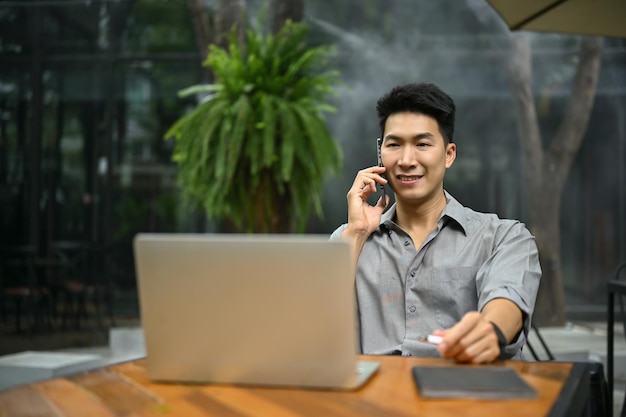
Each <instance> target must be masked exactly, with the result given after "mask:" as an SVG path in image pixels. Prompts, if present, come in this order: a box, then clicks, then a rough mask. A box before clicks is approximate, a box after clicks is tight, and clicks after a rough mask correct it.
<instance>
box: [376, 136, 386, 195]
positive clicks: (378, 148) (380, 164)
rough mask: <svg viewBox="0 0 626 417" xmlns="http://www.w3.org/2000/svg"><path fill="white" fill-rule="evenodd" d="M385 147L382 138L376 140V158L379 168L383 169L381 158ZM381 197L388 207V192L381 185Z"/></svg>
mask: <svg viewBox="0 0 626 417" xmlns="http://www.w3.org/2000/svg"><path fill="white" fill-rule="evenodd" d="M382 146H383V140H382V139H381V138H378V139H376V156H377V158H378V162H377V163H378V166H379V167H382V166H383V159H382V158H381V156H380V148H381V147H382ZM381 177H383V178H385V176H384V175H381ZM380 195H381V197H382V198H383V204H384V205H387V192H386V190H385V186H384V185H383V184H380Z"/></svg>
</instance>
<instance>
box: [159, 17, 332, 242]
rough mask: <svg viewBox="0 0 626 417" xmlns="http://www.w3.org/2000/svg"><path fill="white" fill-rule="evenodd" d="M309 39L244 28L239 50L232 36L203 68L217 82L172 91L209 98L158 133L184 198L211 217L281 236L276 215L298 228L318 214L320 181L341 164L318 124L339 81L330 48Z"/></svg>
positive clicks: (296, 29) (299, 29) (299, 31)
mask: <svg viewBox="0 0 626 417" xmlns="http://www.w3.org/2000/svg"><path fill="white" fill-rule="evenodd" d="M307 33H308V28H307V26H306V25H305V24H303V23H291V22H289V23H287V24H286V25H285V26H284V27H283V29H282V30H281V31H280V32H278V33H277V34H275V35H271V34H263V33H261V32H255V31H253V30H252V29H249V30H247V32H246V36H245V42H244V43H243V45H239V43H238V41H237V39H236V37H235V32H234V31H233V32H232V33H231V35H230V37H229V45H228V47H227V48H221V47H218V46H216V45H211V46H210V53H209V55H208V57H207V60H206V61H205V62H204V65H205V66H208V67H209V68H210V69H211V70H212V71H213V74H214V75H215V80H216V81H215V83H214V84H210V85H198V86H192V87H189V88H187V89H185V90H183V91H181V92H180V93H179V94H180V95H181V96H186V95H190V94H199V93H209V95H208V96H207V97H206V99H205V100H203V101H202V102H201V103H200V104H198V106H197V107H196V108H195V109H194V110H193V111H191V112H190V113H188V114H186V115H184V116H183V117H181V118H180V119H179V120H178V121H177V122H176V123H174V124H173V125H172V127H171V128H170V129H169V130H168V131H167V132H166V134H165V137H166V139H167V138H171V137H175V138H176V141H175V147H174V152H173V155H172V158H173V160H174V161H175V162H176V163H177V164H178V180H179V184H180V185H181V186H182V188H183V193H184V195H185V197H186V198H187V199H189V201H190V202H191V203H192V204H199V205H201V206H203V207H204V209H205V211H206V213H207V214H208V216H209V217H212V218H214V219H229V220H231V221H232V222H234V223H235V224H236V225H237V226H238V227H240V228H242V229H246V230H248V231H256V232H276V231H287V230H281V228H280V227H278V226H276V224H277V223H284V222H285V220H286V219H284V218H282V219H277V216H283V217H284V216H288V217H290V219H289V223H290V224H291V223H292V224H293V225H295V226H296V227H297V228H298V229H299V230H303V229H304V227H305V225H306V222H307V220H308V216H309V214H310V210H311V208H313V209H314V210H315V213H316V214H318V215H321V203H320V196H321V192H322V186H323V180H324V178H325V176H326V175H327V174H330V173H337V172H338V171H339V169H340V167H341V163H342V155H341V149H340V147H339V146H338V144H337V143H336V142H335V141H334V140H333V138H331V137H330V134H329V132H328V129H327V127H326V123H325V121H324V119H323V113H324V112H333V111H334V110H335V109H334V108H333V107H332V106H330V105H328V104H327V102H326V101H325V100H326V97H327V96H328V95H329V94H330V93H331V92H332V85H333V83H334V82H336V81H337V79H338V74H337V72H335V71H330V70H328V69H327V67H328V62H329V58H330V57H331V55H332V53H333V49H332V47H330V46H328V45H321V46H310V45H309V44H307V41H306V35H307ZM283 229H284V228H283Z"/></svg>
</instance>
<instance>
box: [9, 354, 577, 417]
mask: <svg viewBox="0 0 626 417" xmlns="http://www.w3.org/2000/svg"><path fill="white" fill-rule="evenodd" d="M363 359H371V360H377V361H380V362H381V367H380V370H379V371H378V373H377V374H376V375H374V377H373V379H371V380H370V381H369V382H368V383H367V385H365V386H364V387H362V388H361V389H359V390H357V391H352V392H335V391H324V390H301V389H279V388H260V387H234V386H228V385H203V384H165V383H153V382H151V381H150V380H149V378H148V376H147V373H146V369H145V361H144V360H137V361H133V362H126V363H122V364H119V365H113V366H109V367H107V368H103V369H100V370H97V371H92V372H87V373H82V374H77V375H72V376H68V377H64V378H57V379H53V380H49V381H44V382H39V383H35V384H31V385H26V386H22V387H18V388H13V389H11V390H8V391H4V392H0V416H11V417H32V416H37V417H47V416H50V417H85V416H89V417H122V416H123V417H139V416H146V417H147V416H172V417H173V416H183V417H205V416H223V417H244V416H271V417H298V416H321V417H325V416H385V417H395V416H402V417H407V416H420V417H427V416H433V417H436V416H454V417H457V416H464V417H472V416H476V417H478V416H480V417H483V416H490V417H491V416H506V417H515V416H528V417H539V416H550V417H554V416H568V417H572V416H573V417H578V416H580V415H581V412H582V410H583V409H584V407H585V404H586V401H587V396H588V387H589V380H588V376H587V369H586V365H585V364H583V363H566V362H516V361H510V362H505V363H504V364H503V365H505V366H512V367H515V368H516V369H517V370H518V371H519V372H520V373H521V375H522V377H523V378H524V379H525V380H526V381H527V382H529V383H530V384H531V385H532V386H533V387H535V388H536V389H537V391H538V393H539V395H538V397H537V398H534V399H515V400H470V399H448V400H433V399H424V398H422V397H420V396H419V394H418V392H417V390H416V388H415V384H414V382H413V379H412V377H411V368H412V367H413V366H415V365H419V364H421V365H425V364H429V365H432V364H443V365H450V366H454V365H453V364H452V363H450V362H448V361H444V360H442V359H436V358H405V357H397V356H385V357H378V356H377V357H368V356H364V357H363Z"/></svg>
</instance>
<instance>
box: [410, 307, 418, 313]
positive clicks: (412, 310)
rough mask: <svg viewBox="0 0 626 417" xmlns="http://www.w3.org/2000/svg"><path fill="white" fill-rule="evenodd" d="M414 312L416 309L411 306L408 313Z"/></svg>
mask: <svg viewBox="0 0 626 417" xmlns="http://www.w3.org/2000/svg"><path fill="white" fill-rule="evenodd" d="M415 310H417V309H416V308H415V306H411V307H409V311H410V312H411V313H415Z"/></svg>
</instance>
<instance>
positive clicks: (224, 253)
mask: <svg viewBox="0 0 626 417" xmlns="http://www.w3.org/2000/svg"><path fill="white" fill-rule="evenodd" d="M134 253H135V266H136V271H137V279H138V287H139V301H140V306H141V319H142V325H143V330H144V336H145V343H146V354H147V370H148V374H149V376H150V377H151V378H152V379H154V380H160V381H178V382H203V383H228V384H246V385H270V386H290V387H311V388H334V389H355V388H357V387H359V386H360V385H362V384H363V383H364V382H365V381H366V380H367V379H368V378H369V377H370V376H371V375H372V374H373V373H374V372H375V371H376V369H377V368H378V365H379V364H378V362H375V361H357V356H356V353H355V352H356V335H355V323H354V320H355V309H354V278H353V275H352V273H351V269H352V268H351V263H350V252H349V246H348V245H347V244H346V243H345V242H337V241H329V240H328V238H327V237H325V236H314V235H258V234H256V235H254V234H250V235H232V234H231V235H222V234H138V235H137V236H136V237H135V240H134Z"/></svg>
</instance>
